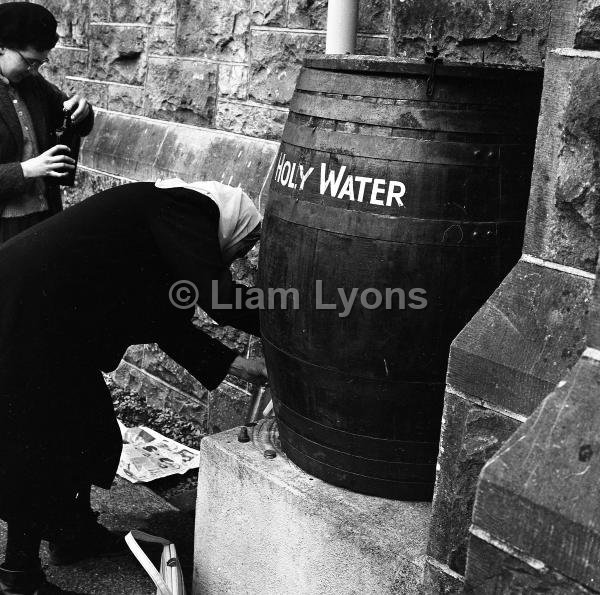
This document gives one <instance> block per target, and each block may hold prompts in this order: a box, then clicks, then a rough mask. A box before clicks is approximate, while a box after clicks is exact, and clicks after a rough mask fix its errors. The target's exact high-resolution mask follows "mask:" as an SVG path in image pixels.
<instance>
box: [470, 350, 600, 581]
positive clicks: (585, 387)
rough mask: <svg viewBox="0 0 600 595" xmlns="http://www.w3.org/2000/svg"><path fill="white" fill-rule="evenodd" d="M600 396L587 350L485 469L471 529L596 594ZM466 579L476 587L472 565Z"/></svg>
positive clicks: (597, 372) (598, 371) (596, 367)
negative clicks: (537, 561) (506, 545)
mask: <svg viewBox="0 0 600 595" xmlns="http://www.w3.org/2000/svg"><path fill="white" fill-rule="evenodd" d="M599 394H600V359H598V355H597V353H596V352H594V351H593V350H588V351H586V352H584V354H583V356H582V357H581V359H580V360H579V362H578V363H577V365H576V366H575V367H574V368H573V370H572V371H571V372H570V373H569V374H568V376H566V377H565V379H564V380H563V381H561V382H560V383H559V384H558V385H557V387H556V389H555V390H554V392H552V393H550V394H549V395H548V396H547V397H546V399H544V401H543V403H542V404H541V405H540V406H539V407H538V408H537V409H536V411H535V412H534V413H533V414H532V415H531V416H530V417H529V418H528V419H527V421H526V422H525V423H524V424H523V425H522V426H521V428H519V430H518V431H517V432H515V434H514V435H513V436H511V438H510V439H509V440H508V441H507V442H506V443H505V444H504V445H503V447H502V449H501V450H500V451H499V452H498V453H497V454H496V456H495V457H494V458H493V459H492V460H491V461H490V462H489V463H488V464H487V465H486V466H485V467H484V469H483V471H482V473H481V477H480V480H479V484H478V486H477V498H476V502H475V507H474V510H473V528H472V529H471V531H472V533H474V534H475V535H476V536H477V537H481V538H483V537H482V535H483V536H485V540H486V541H488V542H489V543H492V544H494V543H495V541H499V542H501V543H505V544H508V545H509V546H510V548H511V550H515V551H517V552H521V553H522V554H523V556H526V557H528V558H530V559H531V558H532V559H535V560H539V561H540V563H541V564H543V566H544V567H547V568H548V569H550V570H552V571H556V572H558V573H560V574H563V575H565V576H567V577H569V578H570V579H572V580H574V581H576V582H578V583H579V584H581V585H583V586H584V587H587V588H590V589H593V590H595V591H598V588H599V587H600V567H599V566H598V559H599V556H600V518H599V516H598V502H599V501H600V458H599V457H598V456H597V454H598V450H599V442H598V425H599V424H600V405H599V401H598V395H599ZM488 536H489V537H488ZM538 571H539V572H540V574H541V571H542V568H538ZM477 572H478V573H479V572H480V570H478V571H477ZM466 578H467V580H468V582H469V583H470V584H473V585H474V586H475V587H476V586H477V584H478V582H477V581H475V580H473V575H472V566H471V559H470V558H469V565H468V568H467V576H466Z"/></svg>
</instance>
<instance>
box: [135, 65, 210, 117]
mask: <svg viewBox="0 0 600 595" xmlns="http://www.w3.org/2000/svg"><path fill="white" fill-rule="evenodd" d="M216 96H217V67H216V65H215V64H209V63H206V62H199V61H195V60H179V59H177V58H166V57H165V58H159V57H155V58H150V64H149V72H148V80H147V83H146V100H145V104H144V110H145V114H146V115H147V116H148V117H150V118H158V119H161V120H172V121H174V122H183V123H185V124H192V125H195V126H208V127H210V126H213V125H214V120H215V111H216V109H215V103H216Z"/></svg>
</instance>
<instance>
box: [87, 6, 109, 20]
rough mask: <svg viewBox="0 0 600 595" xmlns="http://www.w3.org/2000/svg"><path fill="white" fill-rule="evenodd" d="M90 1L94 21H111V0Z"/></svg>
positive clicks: (91, 15) (91, 17) (91, 18)
mask: <svg viewBox="0 0 600 595" xmlns="http://www.w3.org/2000/svg"><path fill="white" fill-rule="evenodd" d="M89 2H90V20H91V21H92V22H96V23H98V22H105V23H107V22H110V2H107V1H106V0H89Z"/></svg>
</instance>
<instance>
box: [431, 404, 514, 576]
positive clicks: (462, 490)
mask: <svg viewBox="0 0 600 595" xmlns="http://www.w3.org/2000/svg"><path fill="white" fill-rule="evenodd" d="M519 426H520V422H519V421H517V420H515V419H512V418H511V417H507V416H506V415H502V414H500V413H496V412H495V411H491V410H490V409H485V408H484V407H481V406H479V405H477V404H475V403H473V402H471V401H467V400H466V399H463V398H461V397H459V396H457V395H454V394H452V393H446V398H445V402H444V414H443V422H442V433H441V438H440V452H439V456H438V472H437V477H436V485H435V494H434V497H433V510H432V517H431V528H430V536H429V544H428V551H427V553H428V554H429V556H431V557H432V558H434V559H435V560H437V561H438V562H441V563H442V564H443V565H445V566H448V567H449V568H450V569H451V570H452V571H454V572H456V573H458V574H463V573H464V570H465V562H466V556H467V544H468V539H469V526H470V524H471V514H472V510H473V502H474V500H475V489H476V487H477V480H478V477H479V472H480V471H481V469H482V467H483V466H484V464H485V463H486V462H487V461H488V460H489V458H490V457H491V456H492V455H493V454H494V453H495V452H496V451H497V450H498V449H499V448H500V446H501V445H502V443H503V442H504V441H505V440H507V439H508V438H509V437H510V436H511V434H513V433H514V431H515V430H516V429H517V428H518V427H519Z"/></svg>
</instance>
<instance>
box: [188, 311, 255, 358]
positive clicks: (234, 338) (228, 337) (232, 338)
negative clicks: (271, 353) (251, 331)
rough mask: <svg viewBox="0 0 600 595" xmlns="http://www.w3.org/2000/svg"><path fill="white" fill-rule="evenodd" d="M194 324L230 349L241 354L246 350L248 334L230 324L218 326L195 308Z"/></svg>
mask: <svg viewBox="0 0 600 595" xmlns="http://www.w3.org/2000/svg"><path fill="white" fill-rule="evenodd" d="M194 324H195V325H196V326H197V327H198V328H199V329H201V330H202V331H204V332H205V333H207V334H208V335H210V336H211V337H212V338H213V339H217V340H218V341H221V343H223V344H225V345H227V347H229V348H230V349H235V350H236V351H238V352H239V353H242V354H245V353H246V352H247V351H248V345H249V341H250V335H248V334H246V333H243V332H242V331H238V330H237V329H234V328H233V327H230V326H219V325H218V324H216V323H215V322H214V321H213V320H212V319H211V318H210V317H209V316H208V315H207V314H206V313H205V312H204V311H203V310H200V309H198V310H197V315H196V317H195V318H194Z"/></svg>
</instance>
